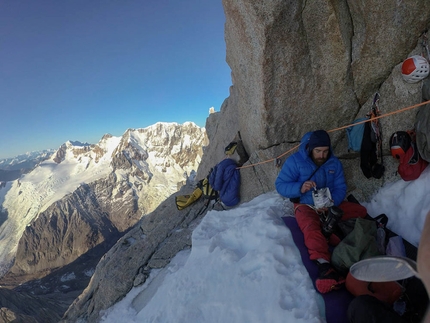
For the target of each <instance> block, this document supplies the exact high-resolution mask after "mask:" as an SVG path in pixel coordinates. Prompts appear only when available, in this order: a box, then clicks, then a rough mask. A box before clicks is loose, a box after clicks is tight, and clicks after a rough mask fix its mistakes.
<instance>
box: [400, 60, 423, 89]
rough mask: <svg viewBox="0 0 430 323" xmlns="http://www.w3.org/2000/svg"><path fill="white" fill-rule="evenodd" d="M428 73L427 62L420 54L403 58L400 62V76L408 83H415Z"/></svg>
mask: <svg viewBox="0 0 430 323" xmlns="http://www.w3.org/2000/svg"><path fill="white" fill-rule="evenodd" d="M428 75H429V62H428V61H427V60H426V59H425V58H424V57H422V56H420V55H414V56H412V57H409V58H407V59H405V61H404V62H403V64H402V76H403V79H404V80H405V81H406V82H408V83H416V82H418V81H421V80H422V79H425V78H426V77H427V76H428Z"/></svg>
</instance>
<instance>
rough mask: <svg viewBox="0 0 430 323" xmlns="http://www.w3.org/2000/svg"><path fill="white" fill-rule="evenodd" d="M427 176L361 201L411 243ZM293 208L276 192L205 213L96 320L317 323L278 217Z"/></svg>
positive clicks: (317, 310) (304, 277) (320, 317)
mask: <svg viewBox="0 0 430 323" xmlns="http://www.w3.org/2000/svg"><path fill="white" fill-rule="evenodd" d="M429 183H430V168H427V169H426V170H425V171H424V173H423V174H422V175H421V177H420V178H419V179H417V180H415V181H413V182H404V181H403V180H399V181H397V182H396V183H392V184H389V185H386V186H385V187H383V188H381V189H380V191H379V192H377V193H376V194H375V196H374V197H373V199H372V201H371V202H370V203H369V204H367V205H366V206H367V207H368V210H369V213H370V214H371V215H372V216H374V215H378V214H381V213H385V214H387V215H388V217H389V222H388V227H389V228H390V229H393V230H395V231H396V232H397V233H398V234H400V235H402V236H403V237H406V238H408V239H410V240H411V242H413V243H414V244H415V245H417V244H418V241H419V238H420V235H421V230H422V227H423V223H424V219H425V216H426V214H427V213H428V212H429V211H430V200H429V198H428V196H429V193H430V188H429ZM292 215H293V210H292V205H291V203H290V202H289V201H287V200H284V199H282V198H281V197H280V196H279V195H278V194H277V193H275V192H273V193H268V194H265V195H262V196H259V197H257V198H256V199H254V200H252V201H251V202H249V203H244V204H242V205H240V206H239V207H237V208H234V209H230V210H226V211H210V212H208V213H207V215H206V216H205V218H204V219H203V220H202V222H201V223H200V224H199V226H198V227H197V228H196V229H195V231H194V232H193V236H192V239H193V241H192V249H191V250H188V251H182V252H181V253H179V254H178V255H177V256H176V257H175V258H174V259H173V260H172V262H171V264H170V266H168V267H167V268H166V269H164V270H161V271H157V272H155V271H154V272H153V273H152V274H151V276H150V278H149V279H148V280H147V282H145V284H144V285H142V286H139V287H136V288H133V289H132V290H131V291H130V292H129V294H128V295H127V296H126V297H125V298H124V299H123V300H121V301H120V302H118V303H117V304H116V305H114V306H113V307H111V308H109V309H108V310H107V311H105V312H103V313H102V315H103V316H102V320H101V322H104V323H114V322H120V321H121V322H130V323H133V322H135V323H137V322H139V323H146V322H158V323H174V322H199V323H220V322H235V323H261V322H282V323H287V322H324V321H325V319H324V317H325V316H324V313H323V306H322V305H323V304H322V298H321V296H320V295H319V294H318V293H317V292H316V291H315V289H314V288H313V285H312V282H311V280H310V278H309V276H308V273H307V271H306V269H305V267H304V266H303V263H302V261H301V259H300V256H299V252H298V249H297V247H296V246H295V244H294V242H293V240H292V236H291V232H290V231H289V229H288V228H287V227H286V226H285V225H284V224H283V222H282V220H281V218H280V217H281V216H292ZM157 275H159V276H158V278H159V279H157ZM160 277H161V279H160Z"/></svg>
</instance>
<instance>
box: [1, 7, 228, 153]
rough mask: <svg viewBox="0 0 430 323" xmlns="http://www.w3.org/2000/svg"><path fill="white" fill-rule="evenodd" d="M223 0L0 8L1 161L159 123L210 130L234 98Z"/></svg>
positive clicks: (119, 134) (95, 140) (93, 140)
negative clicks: (213, 116)
mask: <svg viewBox="0 0 430 323" xmlns="http://www.w3.org/2000/svg"><path fill="white" fill-rule="evenodd" d="M224 22H225V17H224V12H223V8H222V3H221V1H209V0H203V1H197V0H187V1H185V2H180V3H179V2H172V1H167V0H162V1H155V0H148V1H145V2H141V1H127V2H121V3H116V2H102V1H92V2H86V1H83V0H79V1H74V2H61V3H60V2H56V1H53V0H43V1H38V2H32V1H28V0H27V1H23V2H19V3H18V2H3V3H1V4H0V26H1V27H0V30H1V31H3V33H2V38H3V39H2V43H3V44H2V45H3V46H2V48H1V49H0V69H1V70H2V73H3V75H4V77H3V78H2V79H0V102H2V117H3V118H2V119H3V122H2V124H1V127H0V139H1V140H0V159H5V158H11V157H15V156H18V155H21V154H25V153H26V152H31V151H39V150H45V149H57V148H58V147H59V146H61V145H62V144H63V143H64V142H66V141H68V140H70V141H80V142H88V143H97V142H98V141H99V140H100V139H101V138H102V137H103V135H104V134H106V133H110V134H111V135H113V136H121V135H122V134H123V133H124V132H125V131H126V130H127V129H129V128H145V127H147V126H149V125H152V124H154V123H156V122H177V123H184V122H186V121H191V122H194V123H196V124H197V125H198V126H200V127H204V126H205V122H206V118H207V116H208V115H209V109H210V108H211V107H214V108H215V111H219V110H220V107H221V104H222V102H223V101H224V100H225V99H226V98H227V97H228V95H229V87H230V86H231V78H230V68H229V67H228V65H227V63H226V61H225V56H226V49H225V41H224Z"/></svg>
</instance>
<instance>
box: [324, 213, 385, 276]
mask: <svg viewBox="0 0 430 323" xmlns="http://www.w3.org/2000/svg"><path fill="white" fill-rule="evenodd" d="M354 220H355V224H354V228H353V230H352V231H351V232H350V233H348V235H347V236H346V237H345V238H343V240H342V241H341V242H340V243H339V244H338V245H337V246H336V247H335V248H334V249H333V253H332V256H331V263H332V265H333V266H334V267H335V268H336V269H337V270H338V271H339V273H342V274H347V273H348V271H349V268H350V267H351V266H352V265H353V264H354V263H356V262H358V261H360V260H363V259H367V258H370V257H373V256H378V255H380V253H379V251H378V245H377V243H376V229H377V228H376V225H375V221H373V220H366V219H361V218H357V219H354Z"/></svg>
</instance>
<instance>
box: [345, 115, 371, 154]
mask: <svg viewBox="0 0 430 323" xmlns="http://www.w3.org/2000/svg"><path fill="white" fill-rule="evenodd" d="M367 119H368V118H359V119H356V120H354V121H353V122H352V123H353V124H355V123H358V122H360V121H364V120H367ZM364 124H365V123H364V122H363V123H360V124H358V125H355V126H350V127H348V128H346V134H347V135H348V151H351V150H352V151H356V152H359V151H360V148H361V142H362V141H363V134H364Z"/></svg>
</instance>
